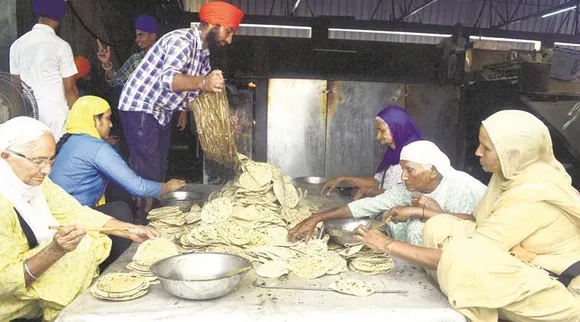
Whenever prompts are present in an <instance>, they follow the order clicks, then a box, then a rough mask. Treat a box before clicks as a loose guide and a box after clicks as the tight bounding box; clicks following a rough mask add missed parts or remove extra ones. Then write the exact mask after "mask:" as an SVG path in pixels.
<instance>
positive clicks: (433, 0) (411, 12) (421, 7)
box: [397, 0, 439, 21]
mask: <svg viewBox="0 0 580 322" xmlns="http://www.w3.org/2000/svg"><path fill="white" fill-rule="evenodd" d="M437 1H439V0H427V1H425V3H423V4H422V5H420V6H418V7H417V9H415V10H413V11H410V12H408V13H406V14H404V15H403V16H401V17H400V18H399V19H397V21H403V20H404V19H405V18H407V17H410V16H412V15H414V14H416V13H417V12H419V11H421V10H423V9H425V8H427V7H428V6H430V5H432V4H434V3H435V2H437Z"/></svg>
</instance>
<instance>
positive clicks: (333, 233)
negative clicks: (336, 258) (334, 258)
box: [323, 218, 371, 246]
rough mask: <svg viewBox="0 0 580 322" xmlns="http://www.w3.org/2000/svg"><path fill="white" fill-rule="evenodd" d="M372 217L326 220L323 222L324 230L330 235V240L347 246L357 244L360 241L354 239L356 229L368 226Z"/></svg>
mask: <svg viewBox="0 0 580 322" xmlns="http://www.w3.org/2000/svg"><path fill="white" fill-rule="evenodd" d="M370 221H371V219H370V218H349V219H332V220H326V221H324V223H323V227H324V228H323V229H324V232H325V233H327V234H328V235H329V236H330V240H331V241H333V242H335V243H337V244H339V245H343V246H346V245H348V244H351V245H352V244H356V243H359V242H358V241H356V240H354V236H355V233H354V230H355V229H356V228H357V227H358V226H359V225H363V226H368V225H369V223H370Z"/></svg>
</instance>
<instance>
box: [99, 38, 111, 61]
mask: <svg viewBox="0 0 580 322" xmlns="http://www.w3.org/2000/svg"><path fill="white" fill-rule="evenodd" d="M97 45H98V47H99V48H98V51H97V59H98V60H99V61H100V62H101V64H103V65H104V66H105V67H106V68H109V66H111V49H110V48H109V46H106V47H105V46H103V44H102V43H101V41H100V40H99V39H97Z"/></svg>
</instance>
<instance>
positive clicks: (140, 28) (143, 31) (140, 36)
mask: <svg viewBox="0 0 580 322" xmlns="http://www.w3.org/2000/svg"><path fill="white" fill-rule="evenodd" d="M158 31H159V26H158V23H157V20H156V19H155V18H153V17H152V16H149V15H141V16H138V17H137V19H135V43H137V47H139V49H141V50H140V51H139V52H138V53H135V54H133V55H131V57H129V59H127V60H126V61H125V63H124V64H123V66H121V68H119V69H118V70H115V69H114V66H113V63H111V49H110V48H109V46H103V45H102V44H101V42H100V41H99V40H98V39H97V43H98V46H99V51H98V52H97V58H98V59H99V61H100V62H101V67H102V68H103V69H104V70H105V80H106V81H107V83H108V84H109V85H110V86H112V87H116V86H123V85H125V82H127V80H128V79H129V76H131V74H132V73H133V71H134V70H135V69H136V68H137V66H139V63H140V62H141V60H142V59H143V57H145V54H146V53H147V51H148V50H149V49H151V47H153V45H154V44H155V41H156V40H157V33H158Z"/></svg>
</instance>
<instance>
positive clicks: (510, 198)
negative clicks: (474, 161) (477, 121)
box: [474, 110, 580, 257]
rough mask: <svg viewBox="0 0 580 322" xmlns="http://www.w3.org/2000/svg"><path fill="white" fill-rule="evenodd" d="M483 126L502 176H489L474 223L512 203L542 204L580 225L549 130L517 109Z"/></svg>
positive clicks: (578, 201) (579, 200) (579, 202)
mask: <svg viewBox="0 0 580 322" xmlns="http://www.w3.org/2000/svg"><path fill="white" fill-rule="evenodd" d="M483 127H485V129H486V130H487V132H488V134H489V137H490V139H491V141H492V143H493V145H494V147H495V149H496V151H497V153H498V156H499V160H500V163H501V168H502V173H501V174H498V173H496V174H494V175H493V176H492V178H491V180H490V182H489V184H488V189H487V191H486V194H485V195H484V197H483V199H482V200H481V201H480V203H479V204H478V206H477V208H476V209H475V212H474V213H475V216H476V218H477V222H478V223H481V222H483V221H484V220H486V219H487V218H488V217H489V216H492V215H493V214H494V212H498V211H501V210H502V209H503V208H504V207H509V206H511V205H513V204H520V203H533V202H539V201H544V202H547V203H550V204H552V205H554V206H556V207H557V208H559V209H561V210H562V212H563V213H564V214H565V215H566V216H568V218H570V220H571V221H572V222H574V223H575V224H576V225H578V226H580V197H579V195H578V192H577V191H576V189H574V188H573V187H572V185H571V178H570V176H569V175H568V174H567V173H566V171H565V170H564V167H563V166H562V164H561V163H560V162H558V160H556V158H555V157H554V152H553V149H552V140H551V137H550V132H549V131H548V128H547V127H546V126H545V125H544V124H543V123H542V122H541V121H540V120H539V119H538V118H536V117H535V116H533V115H532V114H530V113H527V112H523V111H517V110H504V111H500V112H498V113H495V114H493V115H492V116H490V117H489V118H488V119H486V120H485V121H483ZM516 229H517V228H516ZM516 248H520V247H518V246H516ZM515 251H516V252H517V251H518V249H515ZM522 255H523V254H522ZM518 257H520V256H518ZM522 257H525V256H522Z"/></svg>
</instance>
